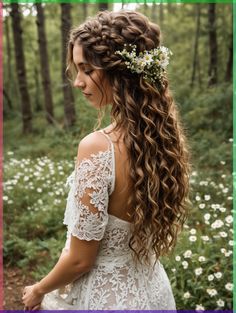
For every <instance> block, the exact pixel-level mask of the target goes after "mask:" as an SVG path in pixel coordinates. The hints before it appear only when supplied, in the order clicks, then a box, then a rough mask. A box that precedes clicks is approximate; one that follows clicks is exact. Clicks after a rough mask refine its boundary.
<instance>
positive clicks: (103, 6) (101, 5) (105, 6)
mask: <svg viewBox="0 0 236 313" xmlns="http://www.w3.org/2000/svg"><path fill="white" fill-rule="evenodd" d="M98 10H99V11H106V10H108V3H107V2H104V3H99V4H98Z"/></svg>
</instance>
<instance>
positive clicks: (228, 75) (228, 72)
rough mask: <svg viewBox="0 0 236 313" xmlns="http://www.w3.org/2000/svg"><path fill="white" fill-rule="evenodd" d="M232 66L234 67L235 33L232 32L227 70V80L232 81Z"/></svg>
mask: <svg viewBox="0 0 236 313" xmlns="http://www.w3.org/2000/svg"><path fill="white" fill-rule="evenodd" d="M232 68H233V34H231V40H230V45H229V58H228V62H227V67H226V72H225V81H226V82H230V81H231V80H232Z"/></svg>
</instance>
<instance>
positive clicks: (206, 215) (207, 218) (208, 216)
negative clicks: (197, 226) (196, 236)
mask: <svg viewBox="0 0 236 313" xmlns="http://www.w3.org/2000/svg"><path fill="white" fill-rule="evenodd" d="M210 217H211V215H210V214H209V213H206V214H205V215H204V219H205V220H207V221H208V220H209V219H210Z"/></svg>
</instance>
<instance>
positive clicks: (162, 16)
mask: <svg viewBox="0 0 236 313" xmlns="http://www.w3.org/2000/svg"><path fill="white" fill-rule="evenodd" d="M159 6H160V15H159V16H160V18H159V23H160V25H161V26H162V27H163V22H164V6H163V3H162V2H160V4H159Z"/></svg>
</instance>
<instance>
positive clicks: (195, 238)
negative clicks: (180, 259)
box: [189, 236, 197, 242]
mask: <svg viewBox="0 0 236 313" xmlns="http://www.w3.org/2000/svg"><path fill="white" fill-rule="evenodd" d="M196 240H197V237H196V236H190V237H189V241H192V242H195V241H196Z"/></svg>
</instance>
